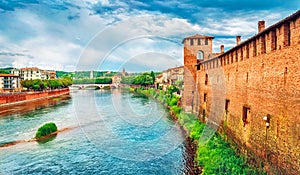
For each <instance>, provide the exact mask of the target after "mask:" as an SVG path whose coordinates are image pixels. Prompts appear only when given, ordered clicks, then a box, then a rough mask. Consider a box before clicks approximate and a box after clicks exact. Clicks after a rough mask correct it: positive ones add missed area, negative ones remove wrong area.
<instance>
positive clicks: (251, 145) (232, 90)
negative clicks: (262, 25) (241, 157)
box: [193, 17, 300, 174]
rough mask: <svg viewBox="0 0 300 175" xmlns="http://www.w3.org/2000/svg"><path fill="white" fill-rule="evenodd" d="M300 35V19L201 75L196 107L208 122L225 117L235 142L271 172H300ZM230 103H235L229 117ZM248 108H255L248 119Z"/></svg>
mask: <svg viewBox="0 0 300 175" xmlns="http://www.w3.org/2000/svg"><path fill="white" fill-rule="evenodd" d="M287 26H289V28H290V45H288V40H287V38H288V27H287ZM299 31H300V19H299V17H298V18H297V19H295V20H294V21H289V22H285V23H284V24H282V25H280V26H278V27H276V28H274V30H272V31H270V32H267V33H264V34H263V35H261V36H258V37H254V38H252V39H251V40H248V41H247V42H246V43H244V44H243V46H240V47H236V48H235V49H233V50H230V51H229V52H226V53H225V54H224V55H221V56H220V57H218V58H217V59H215V61H213V60H210V61H207V62H205V63H203V64H202V65H201V67H200V68H201V70H199V71H197V77H196V82H197V85H196V87H197V91H198V94H199V97H198V98H197V101H196V100H195V99H194V101H193V103H194V104H195V103H198V108H199V109H197V112H196V113H199V114H200V115H199V117H200V119H203V115H202V114H203V110H205V112H206V114H207V115H208V116H209V118H204V120H210V121H213V123H216V124H218V120H221V119H222V121H223V122H222V123H221V126H222V128H221V129H223V131H225V132H226V133H227V135H228V137H229V139H231V140H232V141H234V142H235V143H236V144H237V146H238V147H239V148H240V150H241V151H242V152H244V153H245V154H249V155H252V157H254V158H255V159H256V161H262V162H264V164H265V168H266V169H267V171H268V172H269V173H271V174H274V173H275V172H276V171H277V172H279V173H280V174H299V173H300V101H299V99H300V70H299V69H300V67H299V63H300V32H299ZM272 32H276V34H274V33H272ZM275 36H276V38H274V37H275ZM263 38H264V40H265V42H263ZM254 41H255V42H256V55H255V47H254ZM275 41H276V44H275ZM264 45H265V47H264ZM264 48H265V51H264ZM247 49H248V50H249V51H248V50H247ZM248 55H249V57H248ZM206 74H207V75H208V77H209V81H208V84H207V85H206V84H205V76H206ZM224 93H225V94H224ZM204 94H206V96H207V97H206V102H204ZM226 99H228V100H230V103H229V108H228V113H227V114H226V112H225V100H226ZM243 107H246V108H248V109H249V110H248V112H247V119H246V120H244V121H243ZM220 111H223V112H220ZM216 113H217V115H218V116H219V118H216ZM267 114H269V115H270V116H271V118H270V127H269V128H268V129H266V126H265V124H266V123H265V121H264V120H263V116H266V115H267ZM224 121H226V122H224ZM225 124H226V126H225Z"/></svg>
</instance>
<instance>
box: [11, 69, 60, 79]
mask: <svg viewBox="0 0 300 175" xmlns="http://www.w3.org/2000/svg"><path fill="white" fill-rule="evenodd" d="M10 72H11V74H13V75H16V76H20V78H21V80H35V79H42V80H49V79H56V72H55V71H47V70H41V69H39V68H37V67H30V68H21V69H11V71H10Z"/></svg>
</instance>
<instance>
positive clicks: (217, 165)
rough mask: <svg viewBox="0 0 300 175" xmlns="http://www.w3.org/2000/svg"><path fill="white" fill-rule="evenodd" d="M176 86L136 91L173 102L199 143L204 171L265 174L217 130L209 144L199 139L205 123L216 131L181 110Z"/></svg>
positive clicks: (200, 159)
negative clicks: (254, 166) (164, 89)
mask: <svg viewBox="0 0 300 175" xmlns="http://www.w3.org/2000/svg"><path fill="white" fill-rule="evenodd" d="M175 89H176V88H174V87H170V88H168V90H167V92H164V91H162V90H157V91H155V90H154V89H152V88H150V89H147V90H141V89H138V90H136V92H138V93H143V94H146V95H151V96H153V97H154V98H156V99H157V100H158V101H160V102H162V103H164V104H167V105H168V106H170V110H171V111H173V113H174V114H175V116H176V117H177V119H178V122H179V123H180V125H181V126H183V127H184V128H185V129H186V130H187V131H188V132H189V136H190V138H191V139H192V140H193V141H194V143H196V144H197V157H196V162H197V163H198V165H199V166H201V167H202V168H203V172H202V174H204V175H208V174H228V175H229V174H230V175H231V174H245V175H246V174H254V175H255V174H266V173H265V172H264V171H263V170H258V169H255V168H253V167H251V166H249V165H248V164H247V161H246V160H245V158H243V157H241V156H239V155H237V154H236V153H235V149H233V148H232V147H230V145H229V143H227V142H226V141H224V140H223V139H222V138H221V137H220V136H219V135H218V134H217V133H215V134H214V135H213V136H212V138H211V139H210V140H209V141H208V142H207V143H206V144H203V143H200V142H198V141H199V139H200V137H201V134H202V132H203V130H204V128H205V127H206V128H205V129H206V130H208V131H212V132H214V131H213V130H211V129H210V128H209V127H208V126H206V125H205V124H203V123H201V122H200V121H199V120H198V118H197V117H196V116H195V115H193V114H187V113H184V112H181V107H180V106H178V101H179V97H177V96H176V95H174V94H173V92H176V91H175Z"/></svg>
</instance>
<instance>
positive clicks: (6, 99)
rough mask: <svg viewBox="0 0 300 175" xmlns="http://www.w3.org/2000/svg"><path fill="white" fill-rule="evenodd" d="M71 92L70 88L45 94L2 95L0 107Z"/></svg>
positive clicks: (44, 92)
mask: <svg viewBox="0 0 300 175" xmlns="http://www.w3.org/2000/svg"><path fill="white" fill-rule="evenodd" d="M69 91H70V90H69V88H65V89H58V90H51V91H43V92H32V93H16V94H9V95H2V96H0V105H1V104H8V103H14V102H20V101H26V100H33V99H42V98H47V97H51V96H56V95H63V94H66V93H69Z"/></svg>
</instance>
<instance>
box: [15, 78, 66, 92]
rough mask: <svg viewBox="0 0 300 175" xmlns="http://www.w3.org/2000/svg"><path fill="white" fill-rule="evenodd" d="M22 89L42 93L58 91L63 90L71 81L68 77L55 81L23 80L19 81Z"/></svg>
mask: <svg viewBox="0 0 300 175" xmlns="http://www.w3.org/2000/svg"><path fill="white" fill-rule="evenodd" d="M21 84H22V86H23V87H25V88H27V89H32V90H35V91H42V90H46V89H58V88H65V87H68V86H70V85H71V84H72V80H71V78H69V77H65V78H62V79H55V80H40V79H35V80H23V81H21Z"/></svg>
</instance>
